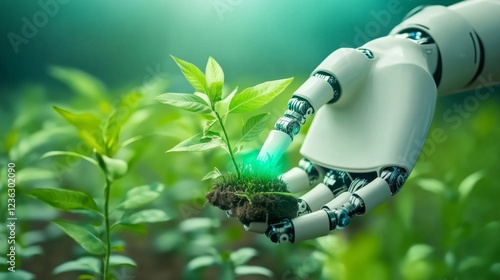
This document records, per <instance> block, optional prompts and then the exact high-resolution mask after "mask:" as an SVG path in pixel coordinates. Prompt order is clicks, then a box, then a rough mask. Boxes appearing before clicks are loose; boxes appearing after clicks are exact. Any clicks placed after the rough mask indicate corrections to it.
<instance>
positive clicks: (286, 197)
mask: <svg viewBox="0 0 500 280" xmlns="http://www.w3.org/2000/svg"><path fill="white" fill-rule="evenodd" d="M172 58H173V59H174V61H175V62H176V63H177V65H178V66H179V68H180V69H181V71H182V73H183V74H184V76H185V77H186V79H187V81H188V82H189V83H190V84H191V85H192V86H193V88H194V89H195V93H194V94H189V93H165V94H162V95H160V96H157V97H156V99H157V100H158V101H160V102H162V103H164V104H168V105H172V106H175V107H178V108H181V109H184V110H187V111H190V112H195V113H199V114H201V115H203V116H205V118H207V119H208V120H207V121H206V123H205V126H204V128H203V131H202V132H200V133H198V134H196V135H194V136H193V137H191V138H189V139H187V140H184V141H182V142H181V143H179V144H178V145H176V146H175V147H173V148H172V149H170V150H168V151H167V152H179V151H188V152H197V151H206V150H211V149H214V148H222V149H223V150H225V151H226V152H227V153H228V155H229V157H230V159H231V161H232V163H233V167H234V170H235V171H234V172H235V175H233V174H228V175H227V176H222V179H218V178H219V177H221V175H222V173H221V172H220V171H219V169H217V168H215V169H214V170H213V171H211V172H209V173H208V174H207V175H206V176H205V177H204V178H203V179H202V180H206V179H216V181H215V185H214V187H213V188H212V190H211V191H210V192H209V193H208V194H207V198H208V202H210V203H211V204H212V205H214V206H217V207H219V208H221V209H223V210H231V213H233V214H234V215H236V217H237V218H238V219H239V220H240V221H241V222H243V223H244V224H248V223H250V222H252V221H259V222H273V221H274V222H277V221H280V220H281V219H283V218H289V217H292V216H294V215H295V214H296V212H297V208H296V207H297V206H296V199H295V197H293V196H291V195H290V193H288V191H287V188H286V185H285V184H284V183H283V182H282V181H281V180H279V179H278V178H276V176H275V174H272V172H269V171H267V170H266V168H267V167H266V166H264V167H262V166H259V164H253V165H251V166H250V167H245V168H246V170H244V171H245V172H242V170H241V167H240V165H239V164H238V163H237V160H236V154H238V153H239V152H240V151H241V150H242V148H243V144H244V143H246V142H250V141H252V140H255V139H256V138H257V136H258V135H259V134H260V133H261V132H262V131H263V130H264V129H265V128H266V124H267V120H268V117H269V113H262V114H257V115H254V116H252V117H250V118H249V119H247V120H246V121H245V122H244V124H243V127H242V129H241V136H240V139H239V140H238V141H236V144H234V143H235V141H232V139H231V137H230V136H229V134H228V129H227V128H226V121H227V119H228V118H229V116H232V115H233V114H237V113H248V112H252V111H254V110H256V109H259V108H261V107H262V106H263V105H265V104H267V103H269V102H270V101H271V100H273V99H274V98H275V97H276V96H277V95H278V94H280V93H281V92H282V91H283V90H285V88H286V87H287V86H288V85H289V84H290V83H291V82H292V78H289V79H282V80H275V81H269V82H264V83H261V84H258V85H256V86H253V87H250V88H246V89H244V90H243V91H242V92H240V93H237V88H236V89H234V90H233V91H232V92H231V93H229V94H228V95H224V94H223V86H224V72H223V71H222V68H221V67H220V65H219V64H218V63H217V62H216V61H215V59H213V58H212V57H209V59H208V62H207V65H206V70H205V74H203V73H202V72H201V70H200V69H198V68H197V67H196V66H195V65H193V64H191V63H189V62H186V61H183V60H181V59H179V58H176V57H172ZM271 209H274V210H275V211H274V212H275V213H276V215H275V214H272V213H270V210H271Z"/></svg>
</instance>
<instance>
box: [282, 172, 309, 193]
mask: <svg viewBox="0 0 500 280" xmlns="http://www.w3.org/2000/svg"><path fill="white" fill-rule="evenodd" d="M280 179H281V180H282V181H283V182H285V184H286V186H287V188H288V191H289V192H291V193H295V192H299V191H303V190H306V189H308V187H309V177H308V176H307V172H305V171H304V170H303V169H302V168H299V167H294V168H292V169H290V170H288V171H287V172H286V173H284V174H282V175H281V177H280Z"/></svg>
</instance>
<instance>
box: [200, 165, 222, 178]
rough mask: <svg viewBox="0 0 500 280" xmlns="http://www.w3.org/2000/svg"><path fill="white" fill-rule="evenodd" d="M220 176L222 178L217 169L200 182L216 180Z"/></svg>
mask: <svg viewBox="0 0 500 280" xmlns="http://www.w3.org/2000/svg"><path fill="white" fill-rule="evenodd" d="M220 176H222V173H220V171H219V169H217V167H215V168H214V170H212V171H210V172H208V173H207V175H205V176H204V177H203V179H201V180H202V181H205V180H208V179H217V178H219V177H220Z"/></svg>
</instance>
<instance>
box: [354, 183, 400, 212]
mask: <svg viewBox="0 0 500 280" xmlns="http://www.w3.org/2000/svg"><path fill="white" fill-rule="evenodd" d="M353 195H355V196H358V197H359V198H361V200H363V203H364V204H365V212H369V211H371V210H373V209H374V208H376V207H377V206H379V205H380V204H382V202H385V201H386V200H388V199H389V198H391V196H392V193H391V189H390V188H389V185H388V184H387V182H386V181H385V180H384V179H382V178H380V177H379V178H375V179H374V180H373V181H371V182H370V183H369V184H368V185H366V186H364V187H363V188H361V189H359V190H357V191H356V192H354V194H353Z"/></svg>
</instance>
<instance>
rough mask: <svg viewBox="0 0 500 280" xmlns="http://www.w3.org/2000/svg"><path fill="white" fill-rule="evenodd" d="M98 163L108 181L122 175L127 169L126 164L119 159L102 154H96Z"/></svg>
mask: <svg viewBox="0 0 500 280" xmlns="http://www.w3.org/2000/svg"><path fill="white" fill-rule="evenodd" d="M96 157H97V161H98V162H99V165H100V166H101V168H102V169H103V170H104V172H105V173H106V177H107V178H108V180H110V181H114V180H116V179H119V178H121V177H123V176H124V175H125V174H126V173H127V171H128V164H127V163H126V162H125V161H124V160H121V159H117V158H110V157H107V156H104V155H100V154H96Z"/></svg>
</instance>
